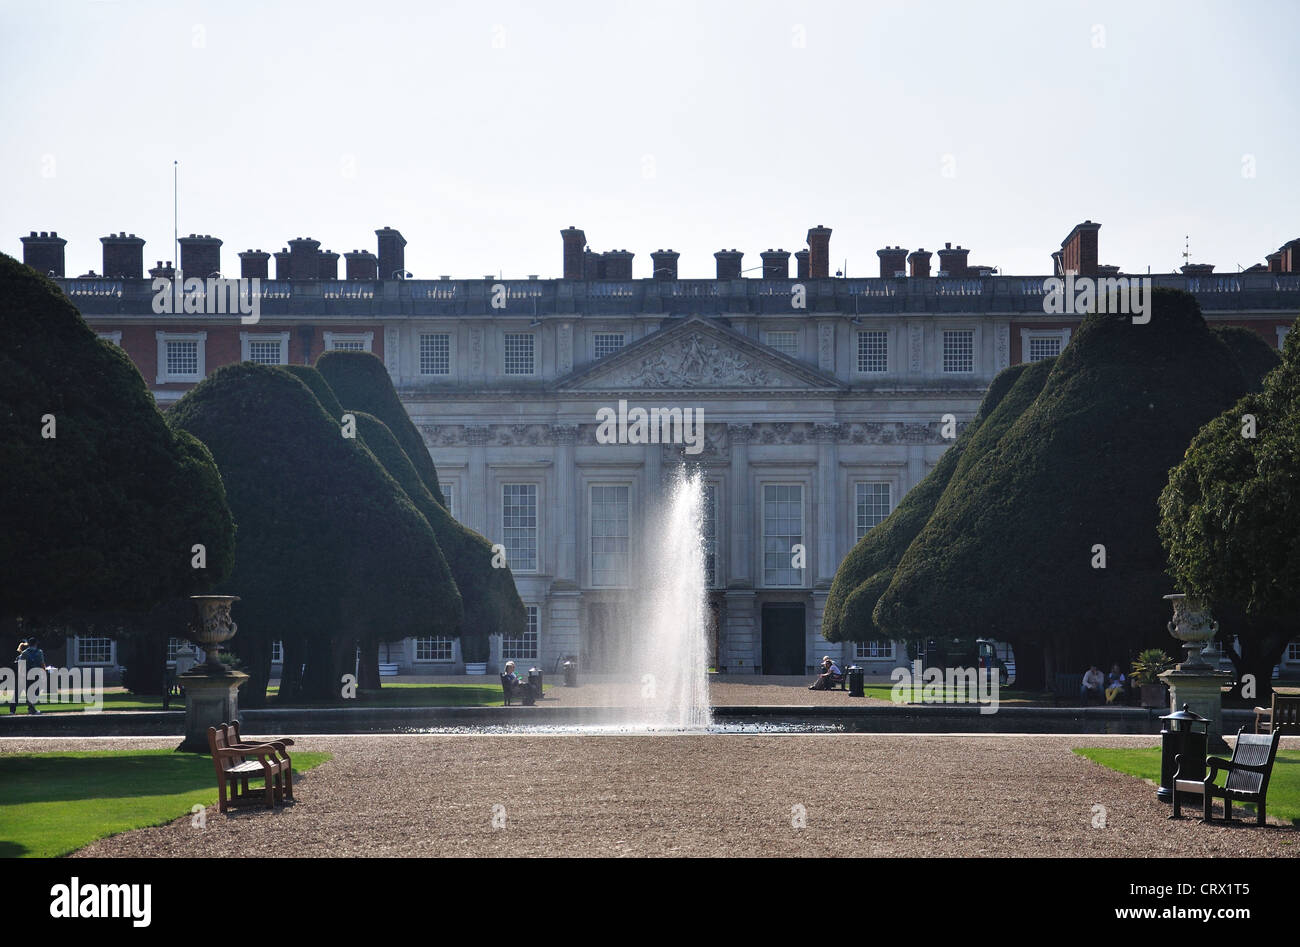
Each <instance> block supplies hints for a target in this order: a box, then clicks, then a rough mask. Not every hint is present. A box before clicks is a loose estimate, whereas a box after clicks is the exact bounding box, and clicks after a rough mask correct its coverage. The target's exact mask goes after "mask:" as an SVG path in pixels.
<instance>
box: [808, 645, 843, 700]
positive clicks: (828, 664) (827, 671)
mask: <svg viewBox="0 0 1300 947" xmlns="http://www.w3.org/2000/svg"><path fill="white" fill-rule="evenodd" d="M843 679H844V674H843V672H842V671H841V670H840V669H839V666H838V665H837V664H836V663H835V662H834V661H832V660H831V657H830V655H829V654H828V655H827V656H826V657H824V658H822V673H821V675H820V676H819V677H818V678H817V680H815V681H813V682H812V683H811V684H809V685H808V689H809V690H810V691H828V690H830V689H831V688H832V687H834V686H835V685H836V684H838V683H839V682H840V681H841V680H843Z"/></svg>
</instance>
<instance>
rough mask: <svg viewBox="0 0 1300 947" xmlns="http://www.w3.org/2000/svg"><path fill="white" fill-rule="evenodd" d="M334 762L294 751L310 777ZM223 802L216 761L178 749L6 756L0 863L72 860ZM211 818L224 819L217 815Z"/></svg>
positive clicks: (298, 766)
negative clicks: (107, 841)
mask: <svg viewBox="0 0 1300 947" xmlns="http://www.w3.org/2000/svg"><path fill="white" fill-rule="evenodd" d="M328 759H330V754H329V753H294V754H293V768H294V771H295V773H299V772H305V771H306V770H309V769H311V768H313V767H315V766H319V765H320V764H321V763H324V762H325V761H326V760H328ZM216 802H217V779H216V775H215V773H214V772H213V769H212V759H211V757H208V756H200V755H196V754H193V753H177V752H175V751H174V750H125V751H122V750H96V751H93V752H84V753H15V754H0V857H5V858H53V857H56V856H59V855H66V854H67V853H68V852H72V851H75V850H76V849H79V848H82V847H84V846H86V845H89V844H90V843H91V842H93V841H95V840H96V839H101V838H104V837H106V836H109V835H117V834H118V833H120V832H126V831H129V830H130V829H139V828H144V827H145V826H150V825H163V824H165V823H167V822H170V821H172V820H173V819H175V818H177V817H178V816H182V815H184V814H186V813H187V812H189V811H190V809H191V808H192V807H193V806H195V805H203V806H212V805H216ZM206 817H207V818H217V817H218V816H216V815H215V813H214V812H212V811H211V810H209V811H208V812H207V814H206ZM194 831H196V832H198V831H200V829H198V828H195V829H194Z"/></svg>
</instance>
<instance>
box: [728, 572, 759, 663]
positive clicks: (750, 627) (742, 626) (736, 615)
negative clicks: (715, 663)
mask: <svg viewBox="0 0 1300 947" xmlns="http://www.w3.org/2000/svg"><path fill="white" fill-rule="evenodd" d="M726 601H727V617H726V628H725V631H724V635H725V637H724V640H723V644H722V646H721V648H720V649H719V650H720V651H721V652H722V653H721V654H720V655H719V656H718V657H719V660H720V661H721V662H722V664H723V665H724V666H725V667H726V669H727V673H728V674H753V673H754V668H755V666H756V665H757V664H758V663H759V661H760V660H761V659H762V654H763V650H762V638H761V635H760V629H759V627H758V624H759V619H758V602H757V596H756V593H754V592H753V591H747V590H743V589H731V590H728V591H727V593H726Z"/></svg>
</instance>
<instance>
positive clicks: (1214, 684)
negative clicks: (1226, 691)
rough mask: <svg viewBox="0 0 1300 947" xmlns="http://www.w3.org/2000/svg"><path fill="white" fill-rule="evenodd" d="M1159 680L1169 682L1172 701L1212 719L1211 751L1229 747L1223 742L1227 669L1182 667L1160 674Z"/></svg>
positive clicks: (1209, 742)
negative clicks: (1224, 691)
mask: <svg viewBox="0 0 1300 947" xmlns="http://www.w3.org/2000/svg"><path fill="white" fill-rule="evenodd" d="M1160 680H1162V681H1164V682H1165V683H1166V684H1168V685H1169V704H1170V706H1171V707H1182V706H1183V705H1184V704H1186V705H1187V709H1188V710H1191V711H1193V712H1195V713H1198V714H1200V715H1201V716H1202V717H1204V718H1205V719H1206V720H1208V721H1210V724H1209V728H1208V739H1207V745H1208V748H1209V750H1210V751H1211V752H1213V753H1219V752H1222V751H1223V750H1225V749H1226V748H1227V744H1226V743H1224V742H1223V690H1222V688H1223V685H1224V684H1227V683H1229V682H1230V681H1231V680H1232V675H1231V674H1230V673H1228V672H1227V671H1220V670H1218V669H1217V668H1214V667H1210V666H1206V667H1193V668H1186V667H1183V666H1181V665H1180V666H1179V667H1176V668H1174V669H1173V670H1171V671H1165V672H1164V673H1163V674H1161V675H1160Z"/></svg>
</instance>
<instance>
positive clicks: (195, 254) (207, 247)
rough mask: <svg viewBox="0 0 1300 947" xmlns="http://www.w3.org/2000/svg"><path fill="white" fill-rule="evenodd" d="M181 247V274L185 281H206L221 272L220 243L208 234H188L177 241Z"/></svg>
mask: <svg viewBox="0 0 1300 947" xmlns="http://www.w3.org/2000/svg"><path fill="white" fill-rule="evenodd" d="M177 242H178V243H179V244H180V245H181V272H182V273H186V274H188V276H187V277H186V278H187V279H188V278H190V277H194V278H196V279H207V278H208V277H209V276H211V275H212V274H213V273H220V272H221V241H220V240H218V239H217V238H216V237H214V236H212V235H210V234H193V233H192V234H190V235H189V236H188V237H181V238H180V240H178V241H177Z"/></svg>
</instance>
